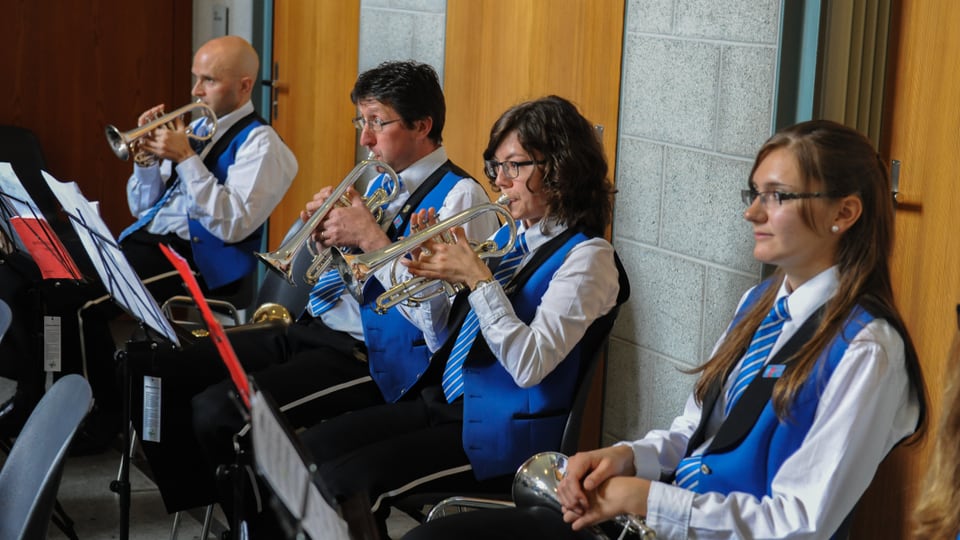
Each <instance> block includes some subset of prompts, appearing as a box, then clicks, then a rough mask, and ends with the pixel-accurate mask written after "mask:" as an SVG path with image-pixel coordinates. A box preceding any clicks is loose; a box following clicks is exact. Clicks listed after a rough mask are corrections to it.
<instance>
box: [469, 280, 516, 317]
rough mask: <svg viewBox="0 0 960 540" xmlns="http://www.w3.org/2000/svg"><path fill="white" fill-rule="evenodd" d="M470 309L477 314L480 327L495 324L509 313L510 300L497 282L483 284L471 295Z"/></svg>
mask: <svg viewBox="0 0 960 540" xmlns="http://www.w3.org/2000/svg"><path fill="white" fill-rule="evenodd" d="M469 300H470V307H472V308H473V311H475V312H476V314H477V320H478V321H479V322H480V327H481V328H483V327H485V326H487V325H490V324H493V323H494V322H496V321H497V320H499V319H500V318H501V317H503V316H504V315H506V314H507V313H508V310H507V306H509V305H510V299H509V298H507V293H505V292H504V291H503V287H501V286H500V283H499V282H497V281H492V282H490V283H484V284H481V285H480V286H479V287H477V288H476V289H475V290H473V291H472V292H471V293H470V296H469Z"/></svg>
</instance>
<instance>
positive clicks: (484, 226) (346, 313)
mask: <svg viewBox="0 0 960 540" xmlns="http://www.w3.org/2000/svg"><path fill="white" fill-rule="evenodd" d="M446 162H447V150H446V148H444V147H442V146H441V147H439V148H437V149H436V150H434V151H433V152H431V153H430V154H427V155H426V156H424V157H423V158H421V159H420V160H419V161H417V162H416V163H414V164H413V165H411V166H409V167H407V168H406V169H404V170H402V171H400V172H398V173H397V175H398V176H399V177H400V188H399V191H398V192H397V196H396V198H394V199H393V201H392V202H391V203H390V204H389V205H388V206H387V208H386V210H384V214H383V215H384V217H383V220H382V227H383V229H384V230H387V229H388V228H389V227H390V223H391V222H392V221H393V218H394V216H396V215H397V214H398V213H400V210H401V209H403V206H404V204H406V202H407V199H408V198H409V197H410V195H412V194H413V192H414V191H416V190H417V188H418V187H420V185H421V184H423V182H424V181H426V179H427V178H428V177H429V176H430V175H431V174H433V173H434V171H436V170H437V169H438V168H439V167H440V166H441V165H443V164H444V163H446ZM489 200H490V197H488V196H487V192H486V191H484V190H483V187H482V186H481V185H480V184H479V183H477V182H476V181H475V180H473V179H471V178H464V179H462V180H460V181H459V182H457V183H456V184H455V185H454V186H453V189H451V190H450V192H449V193H447V196H446V197H444V199H443V206H441V207H440V210H438V211H437V215H438V216H440V217H441V218H442V217H443V216H450V215H453V214H456V213H457V212H460V211H462V210H465V209H467V208H470V207H472V206H475V205H477V204H480V203H484V202H488V201H489ZM498 226H499V225H498V224H497V221H496V218H495V217H494V216H493V215H488V216H485V217H483V218H481V219H476V220H474V221H472V222H470V223H469V224H467V225H465V229H466V233H467V236H469V237H471V238H486V237H487V236H489V235H490V234H492V232H493V231H496V230H497V228H498ZM390 266H391V265H387V266H386V268H387V270H388V271H389V267H390ZM397 268H398V269H401V268H403V266H401V265H397ZM380 275H383V274H382V273H377V274H375V276H374V277H375V278H376V277H377V276H380ZM382 284H383V287H384V289H387V288H389V287H390V285H391V284H390V283H389V281H387V282H386V283H382ZM320 318H321V319H322V320H323V322H324V324H326V325H327V326H328V327H330V328H332V329H334V330H339V331H341V332H347V333H348V334H350V335H351V336H353V337H354V338H355V339H358V340H360V341H363V323H362V321H361V320H360V305H359V304H358V303H357V301H356V300H354V298H353V297H352V296H351V295H350V293H349V292H346V291H344V292H343V294H341V295H340V301H339V302H337V303H336V304H335V305H334V306H333V307H332V308H330V310H329V311H327V312H325V313H323V314H322V315H321V316H320Z"/></svg>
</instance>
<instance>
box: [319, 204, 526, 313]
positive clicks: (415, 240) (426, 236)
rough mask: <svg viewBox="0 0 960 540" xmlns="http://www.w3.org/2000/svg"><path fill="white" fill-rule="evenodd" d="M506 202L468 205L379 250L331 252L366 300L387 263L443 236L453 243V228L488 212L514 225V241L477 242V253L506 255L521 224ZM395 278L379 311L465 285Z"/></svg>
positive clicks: (353, 289)
mask: <svg viewBox="0 0 960 540" xmlns="http://www.w3.org/2000/svg"><path fill="white" fill-rule="evenodd" d="M506 202H507V196H506V195H503V196H501V197H500V199H498V200H497V202H495V203H485V204H480V205H477V206H474V207H472V208H468V209H466V210H464V211H462V212H460V213H458V214H456V215H454V216H451V217H450V218H448V219H445V220H443V221H439V222H437V223H434V224H433V225H431V226H429V227H427V228H425V229H421V230H420V231H418V232H417V233H415V234H413V235H411V236H409V237H407V238H404V239H402V240H399V241H397V242H394V243H393V244H390V245H389V246H386V247H384V248H382V249H379V250H377V251H371V252H369V253H363V254H358V255H352V254H346V253H341V252H340V251H338V250H331V255H332V256H333V258H334V264H336V267H337V270H338V271H339V272H340V278H341V279H343V282H344V283H345V284H346V286H347V290H348V291H350V294H351V295H353V297H354V298H356V299H357V301H358V302H360V303H363V287H364V285H365V284H366V282H367V279H369V277H370V274H371V273H373V272H375V271H376V270H377V269H378V268H381V267H383V266H384V265H385V264H387V263H390V262H393V263H394V264H396V263H397V261H398V260H399V259H400V258H401V257H403V256H404V255H406V254H408V253H410V252H411V251H413V250H414V249H415V248H417V247H419V246H420V245H421V244H423V243H424V242H426V241H427V240H430V239H432V238H435V237H440V238H441V239H443V240H444V241H445V242H450V241H451V240H452V239H450V238H449V235H448V231H449V229H451V228H452V227H459V226H461V225H463V224H464V223H467V222H469V221H470V220H472V219H474V218H476V217H477V216H479V215H481V214H483V213H485V212H496V213H498V214H500V216H501V218H503V219H504V220H505V221H506V223H507V224H508V225H509V227H510V240H509V242H507V243H506V245H505V246H504V247H500V246H497V244H496V242H494V241H493V240H486V241H484V242H481V243H479V244H476V245H475V246H474V252H476V254H477V255H478V256H479V257H480V258H482V259H486V258H490V257H503V256H504V255H506V254H507V253H509V252H510V250H512V249H513V244H514V243H515V242H516V240H517V226H516V223H515V222H514V220H513V216H511V215H510V211H509V210H507V208H506V207H505V206H504V204H505V203H506ZM392 277H393V279H392V286H391V287H390V288H389V289H387V290H386V291H385V292H383V293H382V294H381V295H380V296H378V297H377V304H376V307H375V308H374V309H375V311H376V312H377V313H380V314H383V313H386V312H387V310H389V309H390V308H391V307H393V306H395V305H397V304H399V303H401V302H405V303H407V305H411V306H415V305H418V304H420V303H421V302H425V301H427V300H429V299H431V298H433V297H435V296H438V295H440V294H446V295H448V296H452V295H454V294H457V293H458V292H460V290H462V289H463V285H461V284H453V283H447V282H444V281H440V280H436V279H427V278H423V277H413V278H411V279H408V280H407V281H403V282H399V283H398V282H397V281H396V278H395V276H392ZM425 291H431V292H425ZM421 293H422V295H421ZM417 295H421V296H417Z"/></svg>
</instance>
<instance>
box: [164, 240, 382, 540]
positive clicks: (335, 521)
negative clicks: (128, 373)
mask: <svg viewBox="0 0 960 540" xmlns="http://www.w3.org/2000/svg"><path fill="white" fill-rule="evenodd" d="M161 250H162V251H163V252H164V253H165V254H166V256H167V258H168V259H169V260H170V262H171V263H172V264H173V266H174V267H175V268H176V269H177V271H178V272H179V273H180V275H181V277H182V278H183V280H184V284H185V285H186V287H187V289H188V290H189V291H190V294H191V295H192V296H193V298H194V300H195V302H196V304H197V307H198V308H199V309H200V312H201V314H202V315H203V320H204V321H205V322H206V323H207V329H208V330H209V332H210V337H211V339H213V341H214V344H215V345H216V347H217V350H218V352H219V353H220V356H221V359H222V360H223V362H224V365H225V366H226V368H227V371H228V372H229V373H230V377H231V379H232V380H233V383H234V386H235V388H236V393H235V394H233V397H235V402H236V403H237V407H238V408H239V409H240V411H241V414H243V415H244V416H245V417H248V418H249V421H250V432H251V438H252V441H253V445H252V451H253V456H254V463H255V465H256V467H257V470H258V472H259V474H260V476H261V477H263V478H264V479H266V480H267V483H268V485H269V486H270V489H271V490H272V492H273V493H274V494H275V495H276V499H277V500H278V501H279V503H280V505H281V508H278V509H277V510H278V511H279V513H280V517H281V523H283V524H284V525H285V526H287V527H288V528H289V532H290V535H291V537H293V538H298V539H299V538H304V536H303V534H304V533H307V534H309V535H310V536H311V537H312V538H314V539H320V538H323V539H330V540H350V532H349V529H348V526H347V522H346V521H345V520H344V518H343V516H342V515H341V513H340V511H339V510H345V509H343V508H338V505H337V503H336V502H335V501H333V500H332V497H330V496H329V494H327V493H325V491H326V490H325V489H323V484H322V482H321V481H320V479H319V478H317V476H316V474H315V473H316V467H315V466H314V465H313V464H312V463H311V461H310V460H309V459H308V458H307V454H306V452H305V451H304V450H303V448H302V447H301V446H300V444H299V443H298V442H297V438H296V436H295V435H294V433H293V430H292V429H291V428H290V426H289V424H288V423H287V422H286V420H285V419H284V417H283V416H282V414H281V413H280V412H279V408H277V406H276V404H275V403H273V401H272V399H271V398H270V397H269V396H268V395H267V394H265V393H264V392H260V391H258V390H257V388H256V384H255V382H254V381H253V380H251V378H250V376H249V375H248V374H247V372H246V370H244V368H243V366H242V365H241V364H240V361H239V360H238V359H237V355H236V352H235V351H234V350H233V347H232V346H231V345H230V342H229V340H228V339H227V337H226V333H225V332H224V330H223V327H222V326H221V324H220V322H219V320H217V318H216V316H214V314H213V312H212V311H211V310H210V306H209V305H208V304H207V301H206V299H205V298H204V297H203V293H202V292H201V290H200V286H199V284H197V281H196V278H195V277H194V276H193V274H192V273H191V272H190V269H189V267H188V266H187V265H186V261H184V260H183V258H182V257H180V256H179V255H177V254H176V253H175V252H174V251H173V250H171V249H170V248H168V247H167V246H161ZM241 461H242V458H241V457H240V456H239V454H238V457H237V463H236V464H235V466H236V467H237V468H238V469H239V468H240V467H241V466H242V465H243V464H242V463H241ZM234 473H235V475H234V480H235V482H237V486H238V487H237V489H235V495H237V496H238V497H240V496H241V495H240V494H241V493H242V492H241V490H242V480H241V479H240V476H241V475H240V474H238V473H239V471H238V470H237V471H234ZM351 503H353V501H351ZM363 504H366V507H365V508H362V509H361V510H360V511H356V512H355V513H356V514H357V515H358V516H366V520H367V521H368V522H369V523H368V524H365V523H359V524H358V526H359V527H360V528H361V529H362V530H364V531H365V530H367V529H369V530H370V531H372V530H373V526H372V525H373V522H372V516H371V514H370V511H369V510H370V509H369V502H368V500H367V498H366V497H364V498H363ZM241 506H242V500H240V501H237V504H236V505H235V512H234V514H235V517H234V522H233V523H232V524H231V527H232V528H233V530H234V531H239V530H240V528H241V527H242V524H241V523H240V519H239V518H238V517H237V516H238V515H239V513H240V508H241ZM351 510H353V508H351ZM361 519H362V518H361ZM365 525H366V527H365Z"/></svg>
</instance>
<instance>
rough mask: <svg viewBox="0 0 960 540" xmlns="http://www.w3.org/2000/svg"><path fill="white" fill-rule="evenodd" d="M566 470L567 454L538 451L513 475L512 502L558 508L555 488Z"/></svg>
mask: <svg viewBox="0 0 960 540" xmlns="http://www.w3.org/2000/svg"><path fill="white" fill-rule="evenodd" d="M566 472H567V456H565V455H563V454H561V453H560V452H540V453H539V454H535V455H533V456H532V457H530V458H529V459H527V461H525V462H524V463H523V465H520V468H519V469H517V474H516V475H515V476H514V477H513V490H512V494H513V502H514V503H515V504H516V505H517V506H521V507H528V506H548V507H550V508H553V509H554V510H556V511H557V512H561V510H560V498H559V497H558V495H557V488H558V487H559V486H560V481H561V480H563V476H564V475H565V474H566Z"/></svg>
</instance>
